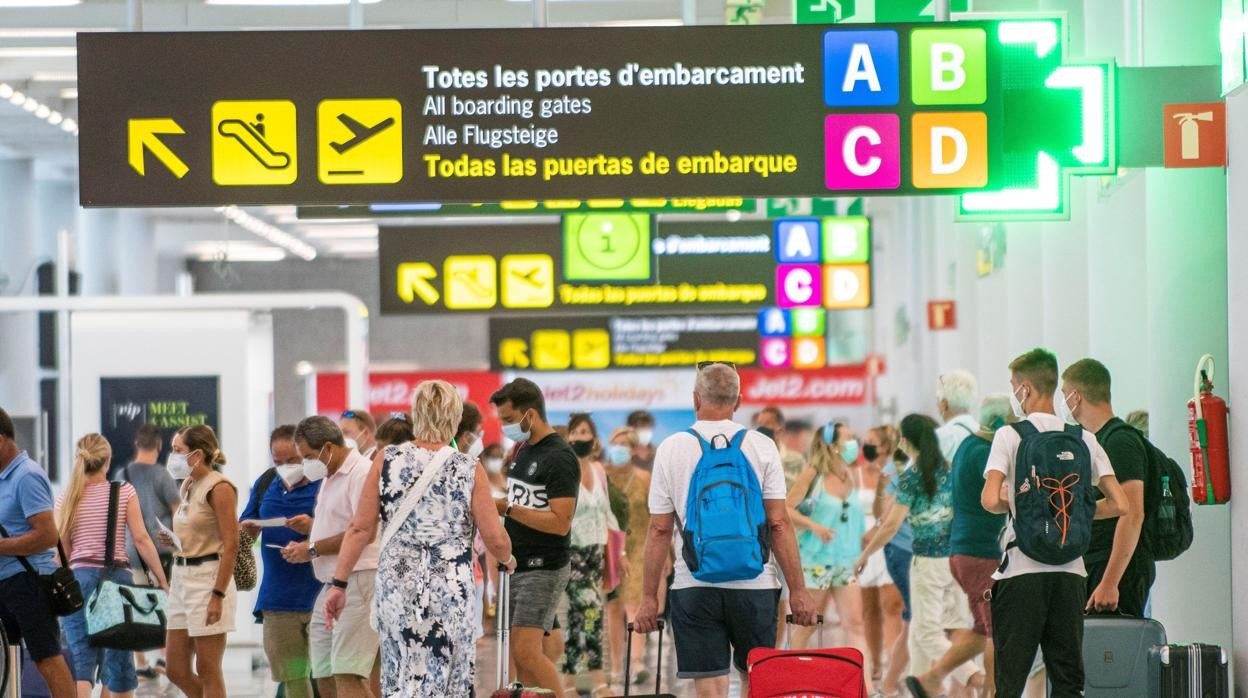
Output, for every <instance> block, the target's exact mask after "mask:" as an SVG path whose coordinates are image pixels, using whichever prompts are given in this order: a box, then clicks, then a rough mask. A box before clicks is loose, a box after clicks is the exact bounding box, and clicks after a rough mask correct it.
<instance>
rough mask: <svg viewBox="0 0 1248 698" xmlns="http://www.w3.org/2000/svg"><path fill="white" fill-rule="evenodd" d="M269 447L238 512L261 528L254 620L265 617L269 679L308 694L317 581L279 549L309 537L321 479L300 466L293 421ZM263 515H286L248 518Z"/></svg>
mask: <svg viewBox="0 0 1248 698" xmlns="http://www.w3.org/2000/svg"><path fill="white" fill-rule="evenodd" d="M269 450H270V451H271V452H272V454H273V467H272V468H271V469H269V470H268V471H266V472H265V473H264V474H263V475H261V476H260V477H259V478H257V479H256V483H255V485H253V486H252V489H251V499H250V500H249V501H248V502H247V508H246V509H244V510H243V515H242V517H240V518H241V520H242V522H243V523H242V527H243V530H245V531H247V533H249V534H251V535H252V537H255V536H256V535H257V534H260V541H261V543H262V544H263V547H262V548H261V549H260V556H261V559H262V560H263V561H264V579H263V580H261V582H260V594H259V598H257V600H256V609H255V615H256V621H257V622H262V623H264V653H265V654H266V655H267V656H268V658H269V668H270V671H271V672H272V673H273V680H274V681H277V682H278V683H281V684H282V689H283V691H284V695H285V696H286V698H310V696H312V683H311V680H310V677H311V663H310V661H309V658H308V623H309V622H311V620H312V605H313V604H314V603H315V602H316V595H317V594H318V593H320V591H321V583H320V582H318V581H317V580H316V576H315V575H313V574H312V566H311V565H297V564H291V563H289V562H286V560H284V559H282V553H281V549H282V548H283V547H285V546H286V544H287V543H291V542H298V541H304V540H307V538H308V533H309V532H310V531H311V530H312V513H313V511H315V510H316V496H317V494H318V493H319V492H320V491H321V483H320V478H319V477H317V480H316V481H313V480H311V479H309V478H308V477H307V476H306V475H305V474H304V472H303V459H301V458H300V457H299V451H297V450H296V449H295V428H294V427H293V426H290V425H284V426H280V427H278V428H277V429H275V430H274V431H273V434H272V435H271V436H270V437H269ZM267 519H285V525H283V526H266V527H264V528H263V529H261V528H260V527H259V526H258V525H256V524H254V523H251V522H253V521H264V520H267ZM261 531H263V532H261Z"/></svg>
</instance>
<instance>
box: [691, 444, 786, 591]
mask: <svg viewBox="0 0 1248 698" xmlns="http://www.w3.org/2000/svg"><path fill="white" fill-rule="evenodd" d="M688 431H689V433H690V434H693V437H694V438H695V439H697V440H698V443H699V444H700V445H701V446H702V457H701V458H700V459H699V460H698V465H697V467H696V468H694V471H693V478H692V479H691V480H690V482H689V496H688V498H687V499H686V500H685V523H684V525H683V526H682V525H681V523H680V517H677V518H676V526H677V528H678V529H679V530H680V536H681V540H682V541H683V543H684V546H683V549H682V555H681V557H682V558H683V559H684V561H685V565H687V566H688V567H689V573H690V574H692V575H693V577H694V579H697V580H699V581H702V582H707V583H710V584H716V583H719V582H735V581H741V580H746V579H753V578H755V577H757V576H758V575H760V574H762V573H763V565H765V564H767V561H768V560H769V559H770V558H771V541H770V539H771V536H770V532H769V529H768V528H767V516H766V513H765V512H764V511H763V489H762V487H761V486H760V485H759V483H758V476H757V475H756V474H755V473H754V466H752V465H750V461H749V460H747V459H746V457H745V453H744V452H743V451H742V450H741V443H742V441H744V440H745V435H746V432H747V430H746V429H742V430H741V431H739V432H737V435H736V436H734V437H733V438H732V441H731V442H729V441H728V437H726V436H723V435H717V436H715V437H714V438H712V439H711V443H707V441H706V439H704V438H702V435H701V434H699V433H698V432H696V431H694V430H693V429H689V430H688ZM716 439H722V440H723V443H724V445H723V446H722V447H716V446H715V440H716Z"/></svg>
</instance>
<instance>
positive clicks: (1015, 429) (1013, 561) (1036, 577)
mask: <svg viewBox="0 0 1248 698" xmlns="http://www.w3.org/2000/svg"><path fill="white" fill-rule="evenodd" d="M1010 372H1011V376H1010V390H1011V396H1010V403H1011V407H1012V408H1013V410H1014V413H1015V416H1016V417H1018V418H1019V420H1020V421H1019V422H1017V423H1015V424H1012V425H1010V427H1008V428H1003V429H1000V430H998V431H997V433H996V435H995V436H994V437H993V441H992V450H991V451H990V452H989V455H988V465H987V467H986V468H985V470H984V478H985V483H984V491H983V494H982V496H981V499H982V504H983V506H984V508H985V509H987V510H988V511H990V512H993V513H998V514H1009V515H1010V516H1009V519H1008V522H1007V524H1006V529H1005V537H1004V540H1005V555H1004V558H1003V559H1002V561H1001V566H1000V567H999V568H998V569H997V572H996V574H994V575H993V579H995V580H996V581H995V582H994V584H993V587H992V624H993V627H992V636H993V644H994V646H995V647H996V653H997V657H996V671H995V673H996V686H997V695H998V696H1000V698H1017V697H1018V696H1021V695H1022V693H1023V690H1024V688H1025V687H1026V684H1027V678H1028V676H1029V675H1030V673H1031V667H1032V663H1033V662H1034V660H1035V657H1036V650H1037V649H1040V650H1041V651H1042V652H1043V654H1044V664H1045V668H1046V669H1047V670H1048V676H1049V681H1050V685H1051V686H1052V692H1051V694H1050V695H1051V696H1052V697H1053V698H1073V697H1075V696H1082V695H1083V688H1084V671H1083V610H1084V606H1085V603H1086V601H1087V594H1086V592H1085V577H1086V576H1087V573H1086V570H1085V568H1084V564H1083V556H1084V554H1085V553H1086V552H1087V550H1088V545H1089V543H1090V542H1091V539H1092V521H1093V519H1108V518H1114V517H1117V516H1121V515H1122V514H1123V513H1124V512H1126V511H1127V506H1128V505H1127V497H1126V494H1124V493H1123V490H1122V487H1121V486H1120V485H1119V484H1118V480H1117V478H1116V477H1115V476H1114V469H1113V467H1112V466H1111V465H1110V462H1109V457H1108V456H1106V454H1105V451H1104V449H1102V448H1101V446H1100V444H1099V443H1097V440H1096V436H1095V435H1094V434H1092V433H1091V432H1087V431H1085V430H1084V429H1083V428H1082V427H1080V426H1078V425H1072V424H1066V423H1065V421H1064V420H1063V419H1062V418H1060V417H1058V416H1057V414H1056V412H1055V409H1054V394H1055V392H1056V391H1057V357H1055V356H1054V355H1053V354H1052V353H1051V352H1049V351H1046V350H1044V349H1033V350H1032V351H1029V352H1027V353H1026V354H1023V355H1022V356H1020V357H1018V358H1017V359H1015V360H1014V361H1013V362H1011V363H1010ZM1098 490H1099V491H1100V493H1101V494H1102V495H1104V499H1101V500H1099V501H1098V500H1097V491H1098Z"/></svg>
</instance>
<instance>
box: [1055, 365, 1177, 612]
mask: <svg viewBox="0 0 1248 698" xmlns="http://www.w3.org/2000/svg"><path fill="white" fill-rule="evenodd" d="M1109 387H1110V378H1109V370H1108V369H1106V368H1105V366H1104V365H1103V364H1102V363H1101V362H1099V361H1097V360H1095V359H1083V360H1081V361H1078V362H1076V363H1074V364H1071V365H1070V367H1068V368H1067V369H1066V371H1065V372H1064V373H1063V374H1062V395H1063V398H1064V401H1065V403H1066V407H1067V408H1068V410H1069V414H1070V415H1071V416H1073V417H1074V418H1075V419H1077V420H1078V421H1079V424H1080V425H1082V426H1083V428H1084V429H1087V430H1088V431H1090V432H1092V433H1094V434H1096V440H1097V441H1098V442H1099V443H1100V444H1101V447H1102V448H1104V449H1105V453H1106V454H1107V455H1108V456H1109V462H1110V464H1111V465H1113V467H1114V474H1115V475H1116V476H1117V478H1118V482H1119V483H1120V484H1121V485H1122V490H1123V492H1124V493H1126V495H1127V501H1128V503H1129V505H1130V506H1129V508H1128V510H1127V513H1126V514H1124V515H1122V516H1121V517H1119V518H1117V519H1104V520H1101V521H1093V522H1092V542H1091V545H1089V546H1088V552H1087V554H1086V555H1084V558H1083V563H1084V566H1085V567H1086V568H1087V570H1088V582H1087V584H1088V587H1087V592H1088V608H1089V609H1091V610H1096V611H1111V610H1114V609H1117V610H1119V611H1121V612H1122V613H1125V614H1127V615H1129V616H1134V617H1136V618H1143V617H1144V607H1145V605H1146V604H1147V603H1148V594H1149V591H1150V590H1151V589H1152V586H1153V581H1154V580H1155V579H1156V578H1157V568H1156V565H1155V564H1154V562H1153V560H1152V558H1151V557H1150V556H1149V553H1148V550H1147V548H1146V546H1145V545H1143V544H1142V542H1141V540H1140V532H1141V531H1142V530H1143V527H1144V514H1145V511H1144V481H1145V478H1147V477H1149V473H1148V451H1147V450H1146V448H1145V444H1144V437H1143V435H1142V434H1140V433H1139V432H1138V431H1136V430H1135V429H1133V428H1131V427H1130V426H1128V425H1127V424H1126V423H1125V422H1123V421H1122V420H1121V419H1119V418H1117V417H1115V416H1114V408H1113V406H1112V405H1111V403H1110V390H1109ZM1061 408H1062V405H1060V404H1059V405H1058V409H1059V410H1060V409H1061ZM1097 497H1098V499H1099V498H1100V494H1099V493H1098V495H1097Z"/></svg>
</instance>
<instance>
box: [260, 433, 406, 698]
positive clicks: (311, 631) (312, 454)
mask: <svg viewBox="0 0 1248 698" xmlns="http://www.w3.org/2000/svg"><path fill="white" fill-rule="evenodd" d="M295 447H296V448H297V449H298V451H299V455H300V456H301V457H302V458H303V474H304V476H305V477H307V478H308V479H309V480H312V481H316V480H321V479H323V480H324V481H323V482H322V483H321V491H320V494H319V495H318V496H317V499H316V511H315V516H314V517H313V519H312V521H311V528H310V529H309V535H308V539H307V540H305V541H301V542H295V543H290V544H288V545H287V546H286V547H285V548H284V549H283V550H282V557H283V558H284V559H285V560H286V561H287V562H290V563H301V562H311V563H312V571H313V573H314V574H315V575H316V578H317V579H318V580H319V581H320V582H321V583H322V584H324V585H325V587H324V588H323V589H322V590H321V593H320V595H319V596H317V597H316V602H315V603H314V604H313V606H312V621H311V623H310V624H309V626H308V655H309V658H310V660H311V664H312V678H313V679H315V680H316V683H317V688H318V690H319V691H320V694H321V695H322V696H326V695H328V696H335V697H336V698H375V697H376V696H377V695H378V691H379V688H378V679H379V677H380V674H379V673H378V671H377V669H378V662H377V652H378V650H379V649H380V647H381V644H380V639H379V638H378V636H377V631H376V630H373V628H372V625H371V623H370V621H369V616H370V611H371V609H372V605H373V593H374V582H375V581H376V577H377V558H378V555H379V551H378V549H377V542H376V541H374V542H372V543H370V544H369V545H368V547H366V548H365V549H364V552H363V553H362V554H361V555H360V559H359V560H358V561H357V562H356V563H355V567H354V569H353V571H352V573H351V576H350V577H348V578H347V579H345V580H338V579H334V568H335V567H337V565H338V551H339V549H340V548H341V547H342V541H343V537H344V535H345V534H346V531H347V528H348V527H349V526H350V525H351V521H352V520H353V519H354V518H355V510H356V508H357V507H358V506H359V503H360V494H361V493H362V492H363V490H364V484H365V482H366V481H367V480H368V473H369V470H370V468H371V467H372V462H371V461H370V460H369V459H368V458H367V457H365V456H364V455H363V454H361V453H360V452H359V451H358V450H356V449H355V448H352V447H349V446H347V444H346V437H344V436H343V433H342V430H341V429H340V428H339V426H338V425H337V424H334V422H333V421H331V420H330V419H328V418H326V417H321V416H315V417H308V418H307V419H305V420H303V421H302V422H300V423H299V426H297V427H295ZM331 585H333V586H337V587H339V588H341V589H343V590H344V591H345V592H346V607H345V608H344V609H343V612H342V616H341V617H340V618H339V619H338V622H337V623H335V624H334V627H333V629H332V630H331V629H330V628H329V627H328V625H327V623H326V620H325V597H326V596H327V595H328V593H329V589H330V586H331Z"/></svg>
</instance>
